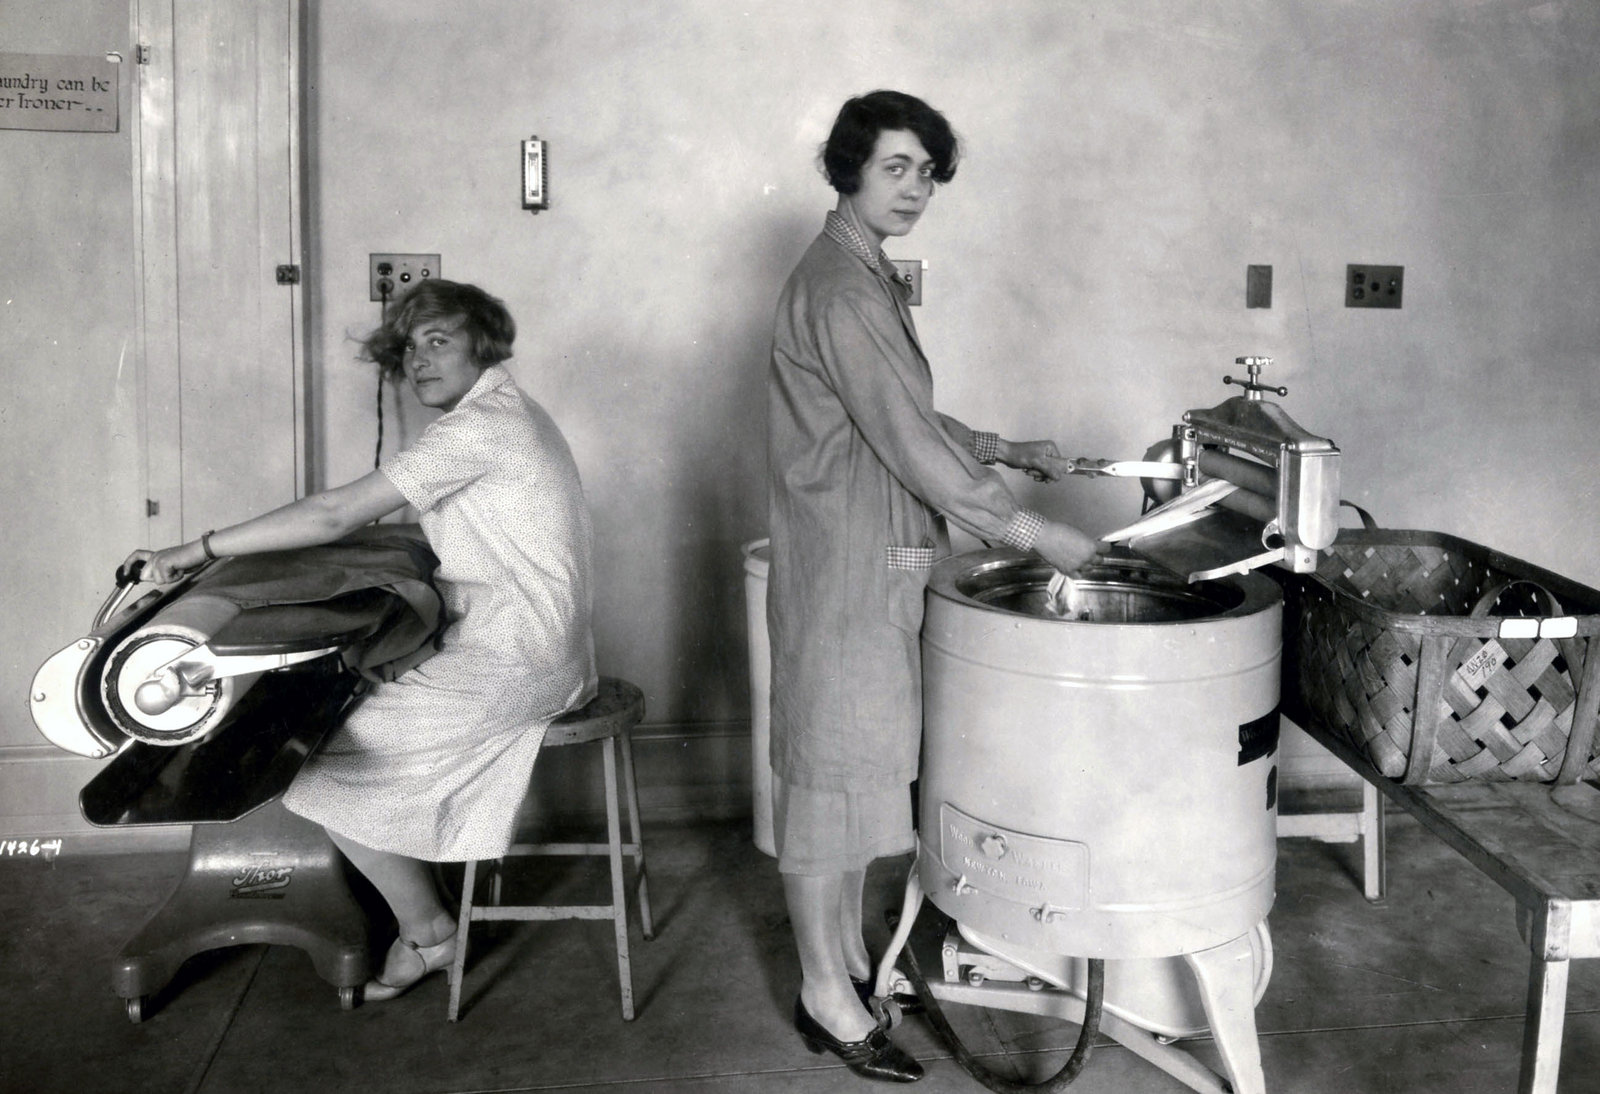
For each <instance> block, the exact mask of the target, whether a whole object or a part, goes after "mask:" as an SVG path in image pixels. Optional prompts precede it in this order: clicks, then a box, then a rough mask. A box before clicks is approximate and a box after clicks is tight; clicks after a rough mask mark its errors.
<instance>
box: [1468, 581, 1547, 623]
mask: <svg viewBox="0 0 1600 1094" xmlns="http://www.w3.org/2000/svg"><path fill="white" fill-rule="evenodd" d="M1517 585H1526V586H1528V587H1529V588H1530V589H1533V590H1534V591H1535V592H1538V593H1542V594H1543V595H1544V599H1545V603H1546V604H1548V605H1549V609H1550V610H1549V611H1547V612H1545V614H1546V615H1552V616H1554V615H1562V614H1564V612H1563V611H1562V608H1561V601H1559V600H1557V599H1556V594H1555V593H1553V592H1551V591H1550V590H1549V589H1546V588H1545V587H1544V586H1543V585H1541V584H1539V583H1538V582H1537V581H1533V580H1530V579H1529V578H1526V577H1513V578H1510V579H1508V580H1506V581H1499V582H1496V583H1495V584H1493V585H1491V586H1489V587H1488V588H1487V589H1485V590H1484V591H1483V595H1482V596H1480V597H1478V602H1477V603H1476V604H1474V605H1473V606H1472V611H1471V612H1469V613H1468V614H1469V616H1470V617H1471V618H1473V619H1483V618H1484V617H1486V616H1487V615H1488V614H1489V609H1490V608H1492V607H1494V605H1495V601H1497V600H1499V599H1500V597H1501V595H1502V594H1504V593H1505V592H1506V590H1508V589H1510V588H1512V587H1514V586H1517Z"/></svg>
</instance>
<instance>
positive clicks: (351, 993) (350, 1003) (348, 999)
mask: <svg viewBox="0 0 1600 1094" xmlns="http://www.w3.org/2000/svg"><path fill="white" fill-rule="evenodd" d="M359 990H360V989H359V988H340V989H339V1009H340V1010H355V1009H356V1004H357V1003H358V1002H360V1000H359V999H358V998H357V995H356V993H357V992H358V991H359Z"/></svg>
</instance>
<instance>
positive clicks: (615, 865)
mask: <svg viewBox="0 0 1600 1094" xmlns="http://www.w3.org/2000/svg"><path fill="white" fill-rule="evenodd" d="M602 743H603V744H604V746H605V748H604V755H605V761H606V838H607V841H608V842H609V843H610V850H611V923H612V926H613V928H614V930H615V933H616V936H617V979H618V981H619V982H620V983H621V987H622V1019H623V1021H625V1022H631V1021H633V966H632V963H631V962H630V961H629V959H628V890H627V889H626V888H625V887H624V886H623V883H622V817H621V815H620V810H619V809H618V808H617V740H616V738H615V737H607V738H606V739H605V741H604V742H602Z"/></svg>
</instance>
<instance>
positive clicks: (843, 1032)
mask: <svg viewBox="0 0 1600 1094" xmlns="http://www.w3.org/2000/svg"><path fill="white" fill-rule="evenodd" d="M848 876H849V875H843V874H821V875H811V874H784V875H783V896H784V901H785V903H787V905H788V907H789V921H790V923H791V924H792V925H793V927H794V938H795V945H796V946H797V947H798V949H799V951H800V977H801V982H800V1001H801V1002H802V1003H803V1004H804V1005H805V1008H806V1011H807V1012H808V1013H809V1014H810V1015H811V1017H812V1018H815V1019H816V1020H817V1022H818V1023H820V1024H821V1025H822V1027H823V1028H824V1029H826V1030H827V1031H828V1032H829V1033H831V1034H833V1035H834V1036H835V1037H837V1038H838V1039H839V1040H841V1041H859V1040H862V1039H863V1038H865V1037H866V1036H867V1035H868V1034H869V1033H871V1032H872V1030H873V1029H874V1027H875V1026H876V1025H877V1023H876V1022H875V1021H874V1020H873V1018H872V1016H871V1015H870V1014H868V1013H867V1010H866V1008H865V1007H863V1006H862V1005H861V999H860V997H859V996H857V995H856V990H855V988H854V986H852V985H851V983H850V975H849V972H848V971H847V970H846V968H845V950H844V932H843V930H842V924H841V922H840V920H841V916H840V909H841V907H842V904H841V901H842V900H843V897H844V890H845V888H846V878H847V877H848ZM859 903H860V894H859V893H858V894H857V904H858V905H859ZM859 918H860V916H859V913H858V914H857V919H858V920H859ZM857 934H858V935H859V931H858V932H857Z"/></svg>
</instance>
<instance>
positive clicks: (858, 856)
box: [767, 91, 1095, 1082]
mask: <svg viewBox="0 0 1600 1094" xmlns="http://www.w3.org/2000/svg"><path fill="white" fill-rule="evenodd" d="M958 155H959V153H958V148H957V142H956V137H955V134H954V133H952V132H951V129H950V125H949V123H948V122H946V121H945V119H944V117H943V115H941V114H939V113H938V112H937V111H936V110H934V109H933V108H932V107H930V106H929V105H928V104H927V103H925V102H923V101H922V100H921V99H918V98H915V97H913V96H910V95H906V94H902V93H900V92H895V91H874V92H871V93H870V94H867V95H863V96H861V97H859V98H855V99H851V100H850V101H849V102H847V103H845V104H844V107H843V109H841V110H840V112H839V116H838V118H837V120H836V121H835V122H834V126H833V131H832V133H831V134H830V135H829V137H828V141H827V143H826V145H824V147H823V151H822V165H823V168H824V170H825V172H826V174H827V177H828V182H829V183H830V184H831V185H832V186H833V188H834V189H835V190H836V191H838V194H839V199H838V205H837V206H836V208H835V209H834V211H833V212H831V213H829V214H828V216H827V221H826V223H825V225H824V227H823V231H822V234H821V235H820V236H818V237H817V239H816V241H815V242H814V243H812V245H811V247H810V249H809V250H807V251H806V253H805V256H804V257H803V258H801V260H800V264H799V265H798V266H797V267H796V268H795V271H794V273H793V274H792V275H790V278H789V281H788V283H787V284H786V285H785V286H784V290H783V295H782V296H781V297H780V299H779V301H778V314H777V322H776V328H775V331H774V334H773V348H772V371H771V376H770V386H769V392H768V396H769V398H768V426H769V439H768V443H769V453H768V455H769V472H768V473H769V487H770V509H771V512H770V520H771V535H772V561H771V569H770V575H769V593H768V608H767V621H768V627H769V631H770V634H771V642H772V767H773V772H774V774H775V776H776V783H775V786H774V811H775V816H774V831H775V836H776V842H777V848H778V869H779V871H780V872H781V873H782V875H783V882H784V897H785V900H786V902H787V904H788V909H789V917H790V920H791V922H792V923H793V926H794V932H795V941H796V944H797V946H798V949H799V953H800V969H801V976H802V983H801V988H800V995H799V998H798V999H796V1001H795V1027H796V1029H797V1030H798V1031H799V1033H800V1036H801V1037H802V1039H803V1040H804V1041H805V1043H806V1045H807V1047H809V1048H810V1049H811V1050H812V1051H813V1052H821V1051H822V1050H823V1049H825V1048H826V1049H828V1050H830V1051H832V1052H833V1053H834V1054H835V1055H837V1056H839V1057H840V1058H841V1059H843V1060H844V1061H845V1063H846V1064H848V1065H849V1067H850V1069H851V1070H852V1071H854V1072H855V1073H856V1074H858V1075H862V1076H865V1077H868V1078H875V1079H887V1080H892V1081H898V1082H910V1081H912V1080H915V1079H917V1078H920V1077H921V1075H922V1067H921V1065H920V1064H918V1063H917V1061H916V1060H915V1059H913V1058H912V1057H911V1056H910V1055H908V1054H907V1053H906V1052H904V1051H903V1050H901V1049H900V1048H898V1047H897V1046H896V1045H894V1044H893V1043H892V1042H891V1041H890V1040H889V1038H888V1034H887V1032H886V1031H885V1029H884V1028H883V1027H882V1025H880V1024H879V1023H878V1022H876V1021H875V1020H874V1019H873V1017H872V1016H871V1014H869V1012H868V1011H867V1009H866V1005H865V1003H866V997H867V993H868V992H869V990H870V987H869V984H870V979H871V974H872V964H871V959H870V957H869V956H868V953H867V948H866V944H865V941H864V940H863V937H862V930H861V921H862V907H861V902H862V890H863V885H864V882H865V878H866V869H867V866H868V864H869V863H871V862H872V860H873V859H875V858H880V857H883V856H887V855H897V854H903V853H905V852H908V851H910V850H911V849H912V848H913V846H914V842H913V839H914V837H913V833H912V829H911V795H910V789H909V788H910V783H911V781H912V779H914V778H915V777H916V774H917V754H918V750H919V746H920V743H921V734H922V686H921V671H922V670H921V656H920V650H919V644H918V643H919V631H920V630H921V626H922V604H923V590H924V587H925V585H926V582H927V573H928V568H929V567H930V566H932V565H933V563H934V562H935V561H936V560H938V559H939V558H942V557H944V556H946V555H948V554H949V553H950V546H949V539H948V535H947V533H946V529H945V523H944V518H945V517H946V516H947V517H949V518H950V519H951V520H954V521H955V522H956V523H957V524H958V525H959V526H961V527H963V528H965V529H967V530H968V531H970V532H972V533H973V534H975V535H977V536H978V537H980V538H982V539H984V540H987V541H991V542H1000V543H1006V544H1010V545H1011V546H1014V547H1017V548H1019V549H1022V550H1033V551H1036V552H1038V553H1039V554H1040V555H1042V556H1043V557H1044V558H1045V559H1046V560H1047V561H1049V562H1051V563H1052V564H1053V565H1055V566H1056V567H1057V568H1058V569H1061V570H1063V571H1072V570H1076V569H1077V568H1078V567H1079V566H1081V565H1082V564H1083V563H1084V562H1086V561H1087V560H1088V559H1089V558H1090V557H1092V556H1093V554H1094V550H1095V547H1094V542H1093V541H1092V540H1091V539H1089V538H1088V537H1087V536H1085V535H1084V534H1083V533H1082V532H1079V531H1078V530H1077V529H1075V528H1072V527H1070V526H1068V525H1065V524H1059V523H1055V522H1052V521H1047V520H1045V519H1044V518H1043V517H1041V516H1040V515H1039V514H1037V513H1034V512H1032V511H1030V510H1027V509H1024V508H1022V507H1021V506H1019V505H1018V504H1017V501H1016V499H1015V498H1014V497H1013V496H1012V494H1011V491H1010V490H1009V489H1008V488H1007V487H1006V484H1005V483H1004V481H1002V479H1001V477H1000V475H999V474H998V473H997V472H995V471H993V470H991V469H990V468H989V467H988V466H986V465H988V464H992V463H995V462H1000V463H1004V464H1006V465H1007V466H1010V467H1016V468H1021V469H1025V470H1027V471H1029V472H1030V473H1031V474H1034V475H1035V476H1036V477H1040V478H1046V479H1054V478H1056V477H1057V475H1058V473H1059V470H1060V468H1059V466H1058V465H1059V462H1060V461H1058V460H1057V459H1056V457H1057V452H1056V448H1055V445H1054V444H1052V443H1051V442H1049V441H1032V442H1025V443H1014V442H1008V441H1004V440H1001V439H1000V438H999V437H997V436H996V435H995V434H993V433H980V432H974V431H973V430H970V429H968V428H967V427H966V426H964V425H962V424H961V423H960V422H957V421H956V420H954V419H953V418H949V417H947V416H945V415H942V414H939V413H938V412H936V411H935V410H934V409H933V378H932V375H931V373H930V372H929V368H928V362H927V359H926V358H925V357H924V356H923V354H922V349H921V346H920V344H919V343H918V341H917V335H916V330H915V327H914V325H913V323H912V319H911V312H910V309H909V307H908V302H907V293H908V290H907V289H906V287H905V286H904V285H903V284H902V283H901V282H900V281H899V280H898V279H897V278H896V277H895V276H894V267H893V266H891V265H890V264H889V261H888V259H887V258H886V257H884V255H883V253H882V251H881V250H880V249H879V248H880V247H881V245H882V243H883V241H884V239H886V238H887V237H889V236H903V235H905V234H906V233H908V232H910V231H911V229H912V227H913V226H914V225H915V224H916V223H917V220H918V219H919V218H920V217H921V216H922V213H923V211H924V210H925V209H926V207H927V204H928V201H929V199H930V198H931V197H932V196H933V191H934V187H935V186H936V185H937V184H939V183H944V182H949V181H950V180H951V179H952V178H953V177H954V176H955V171H956V161H957V158H958Z"/></svg>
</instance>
